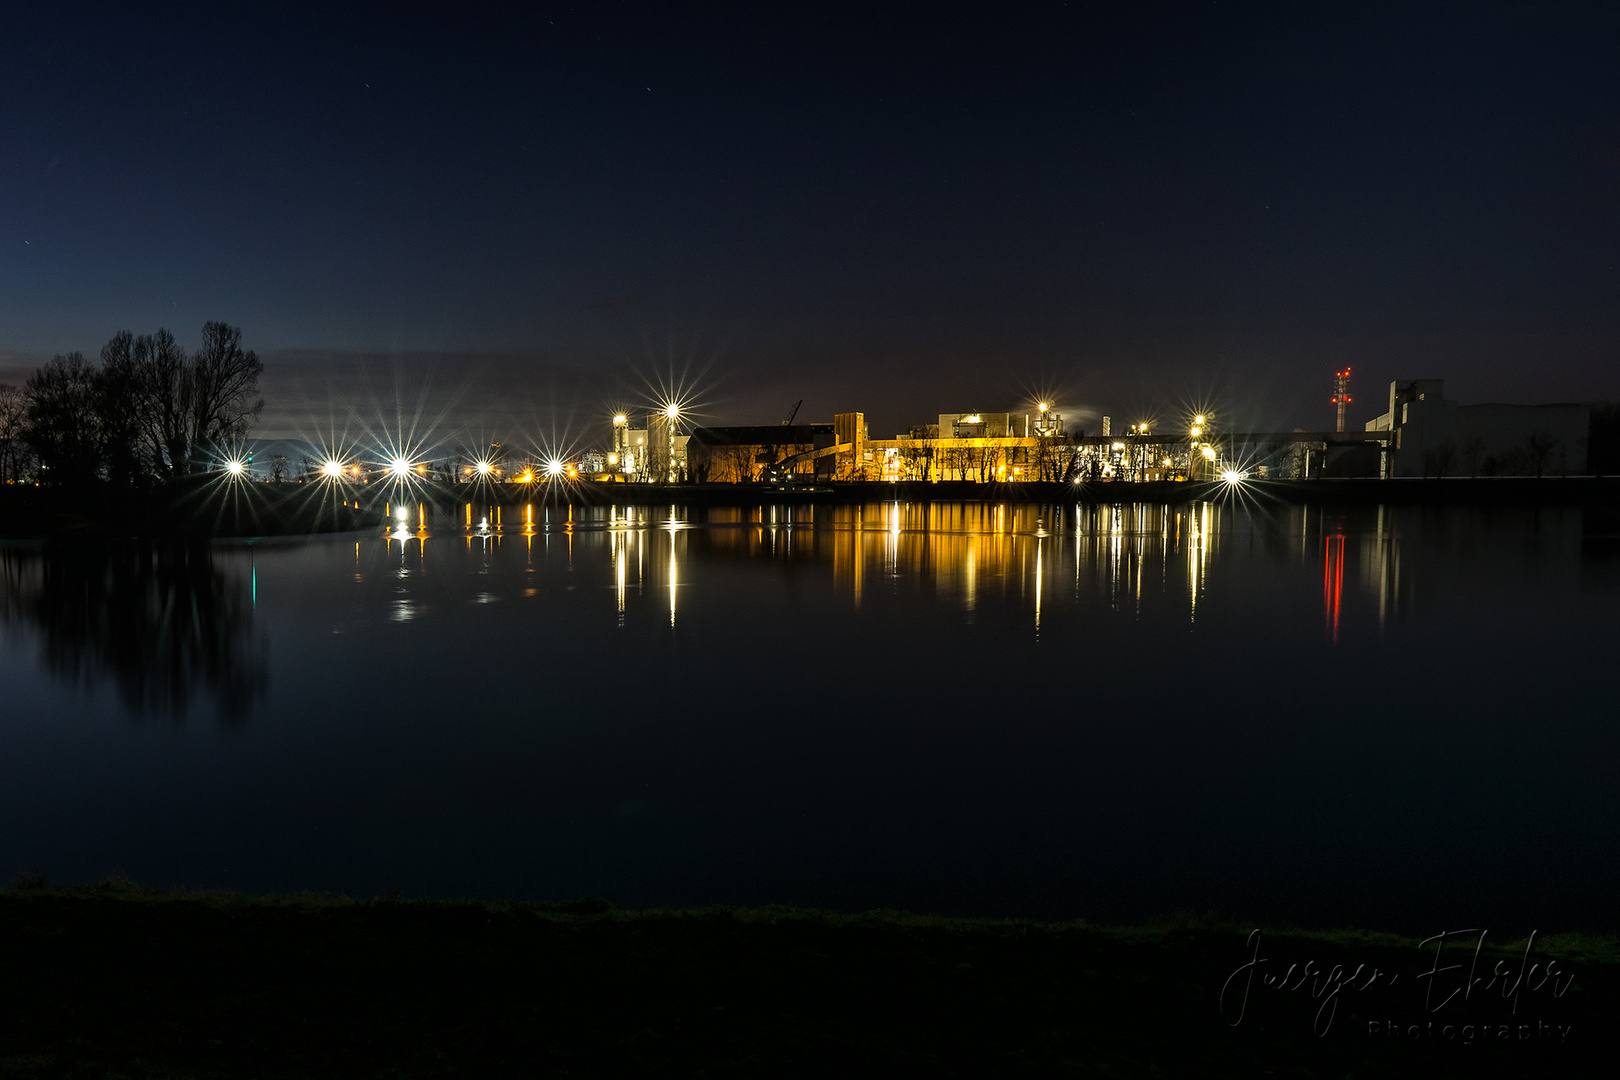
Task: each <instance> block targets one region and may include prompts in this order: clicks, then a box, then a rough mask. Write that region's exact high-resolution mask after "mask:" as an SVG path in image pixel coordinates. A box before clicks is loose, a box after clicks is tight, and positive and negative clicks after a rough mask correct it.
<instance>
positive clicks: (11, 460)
mask: <svg viewBox="0 0 1620 1080" xmlns="http://www.w3.org/2000/svg"><path fill="white" fill-rule="evenodd" d="M27 425H28V399H27V397H26V396H25V395H24V394H23V391H22V390H21V389H20V388H18V387H15V386H11V385H9V384H5V383H0V484H20V483H22V482H23V481H25V480H28V479H31V478H32V476H33V461H34V450H33V447H31V446H29V445H28V441H27V440H26V439H25V438H24V437H23V431H24V429H25V428H26V427H27Z"/></svg>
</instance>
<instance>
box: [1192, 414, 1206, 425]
mask: <svg viewBox="0 0 1620 1080" xmlns="http://www.w3.org/2000/svg"><path fill="white" fill-rule="evenodd" d="M1203 422H1204V418H1203V417H1202V416H1195V417H1193V423H1195V424H1199V425H1202V424H1203Z"/></svg>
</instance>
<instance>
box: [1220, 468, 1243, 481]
mask: <svg viewBox="0 0 1620 1080" xmlns="http://www.w3.org/2000/svg"><path fill="white" fill-rule="evenodd" d="M1221 479H1222V480H1225V481H1226V482H1227V483H1228V484H1235V483H1237V482H1238V481H1239V480H1241V479H1243V474H1242V473H1240V472H1238V471H1237V470H1236V469H1227V470H1226V471H1225V472H1223V473H1221Z"/></svg>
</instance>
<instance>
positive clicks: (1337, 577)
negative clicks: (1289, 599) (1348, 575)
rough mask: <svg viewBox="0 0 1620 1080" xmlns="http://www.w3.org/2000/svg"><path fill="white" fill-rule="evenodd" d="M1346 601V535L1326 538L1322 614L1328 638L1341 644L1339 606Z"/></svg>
mask: <svg viewBox="0 0 1620 1080" xmlns="http://www.w3.org/2000/svg"><path fill="white" fill-rule="evenodd" d="M1343 600H1344V534H1343V533H1339V534H1336V535H1334V536H1329V537H1327V538H1326V541H1325V545H1324V548H1323V552H1322V613H1323V617H1324V618H1325V620H1326V622H1327V630H1328V636H1329V637H1330V638H1331V639H1332V641H1333V644H1335V645H1337V644H1338V643H1339V606H1340V604H1341V603H1342V602H1343Z"/></svg>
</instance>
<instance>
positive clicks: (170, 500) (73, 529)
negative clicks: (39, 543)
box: [0, 476, 387, 541]
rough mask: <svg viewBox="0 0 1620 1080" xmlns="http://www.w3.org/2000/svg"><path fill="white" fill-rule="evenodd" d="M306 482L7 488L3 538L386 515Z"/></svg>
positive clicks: (293, 532)
mask: <svg viewBox="0 0 1620 1080" xmlns="http://www.w3.org/2000/svg"><path fill="white" fill-rule="evenodd" d="M350 501H352V500H349V499H345V498H343V497H342V496H341V495H338V494H337V493H334V492H333V491H331V490H329V489H327V490H323V489H322V488H320V487H317V486H313V485H302V484H248V483H232V482H225V481H221V480H220V479H219V478H218V477H217V476H209V477H199V478H197V479H196V480H192V481H187V482H184V483H178V484H172V485H168V486H164V487H159V488H153V489H151V490H147V491H133V490H119V489H115V488H112V487H108V486H106V485H99V484H98V485H92V486H90V487H84V488H50V487H33V486H29V485H7V486H5V487H0V539H47V538H49V539H56V540H65V541H75V540H90V541H94V540H116V539H124V538H143V539H162V540H167V539H203V538H213V537H259V536H308V535H313V534H317V533H334V532H352V531H354V530H356V529H368V528H373V527H379V526H382V525H384V524H386V523H387V518H386V517H385V515H384V514H382V513H381V512H380V511H378V510H374V509H370V508H362V507H360V506H350V505H348V504H349V502H350Z"/></svg>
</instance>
